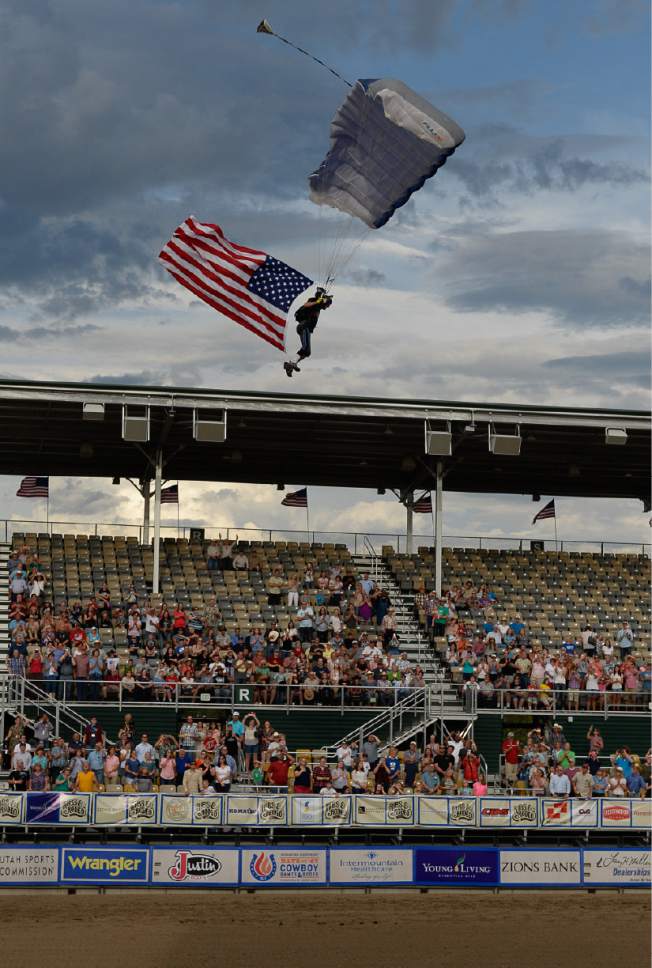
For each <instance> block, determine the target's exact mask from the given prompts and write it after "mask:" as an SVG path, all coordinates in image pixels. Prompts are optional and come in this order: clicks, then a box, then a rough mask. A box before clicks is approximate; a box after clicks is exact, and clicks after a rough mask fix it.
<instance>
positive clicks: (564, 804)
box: [541, 799, 571, 827]
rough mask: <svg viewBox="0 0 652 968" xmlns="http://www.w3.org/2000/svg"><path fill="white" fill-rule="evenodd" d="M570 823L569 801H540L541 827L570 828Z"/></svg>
mask: <svg viewBox="0 0 652 968" xmlns="http://www.w3.org/2000/svg"><path fill="white" fill-rule="evenodd" d="M570 822H571V802H570V800H546V799H543V800H542V801H541V826H542V827H570Z"/></svg>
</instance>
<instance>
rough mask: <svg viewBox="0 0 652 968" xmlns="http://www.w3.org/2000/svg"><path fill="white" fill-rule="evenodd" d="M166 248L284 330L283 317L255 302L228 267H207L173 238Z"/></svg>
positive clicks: (208, 287)
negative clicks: (217, 269)
mask: <svg viewBox="0 0 652 968" xmlns="http://www.w3.org/2000/svg"><path fill="white" fill-rule="evenodd" d="M166 249H167V250H169V249H171V250H172V251H173V252H174V253H175V254H176V255H177V256H178V257H179V259H180V260H181V261H182V262H188V263H190V264H191V265H193V266H195V268H196V269H197V270H198V271H199V272H200V273H201V274H202V275H204V276H206V277H207V278H209V279H212V280H213V281H214V282H216V283H217V284H218V285H219V286H221V287H222V288H223V289H225V290H226V291H227V292H230V293H231V295H233V296H238V297H239V298H240V299H242V300H244V301H245V302H247V303H249V304H250V305H252V306H254V307H255V310H256V312H262V313H264V314H265V315H266V316H267V317H268V318H269V319H270V320H271V322H272V323H276V324H277V325H278V326H279V327H280V328H281V330H285V319H284V317H282V316H276V315H275V314H274V313H272V312H270V311H269V310H268V309H266V308H265V307H264V306H261V305H260V303H259V302H257V301H256V299H255V298H253V297H252V296H251V294H250V293H249V292H248V291H247V289H246V288H243V287H242V283H241V282H240V280H239V279H238V277H237V276H235V275H233V274H232V273H231V272H229V271H228V269H222V268H221V267H220V269H219V273H218V272H217V271H216V270H213V269H209V268H208V267H207V266H206V264H205V263H203V262H201V261H200V260H199V259H195V258H194V256H192V255H191V254H190V253H189V252H185V251H184V250H183V249H181V248H180V247H179V246H178V245H177V244H176V243H175V242H174V240H170V242H168V244H167V245H166V247H165V249H164V250H163V252H165V251H166ZM223 276H226V277H228V278H229V279H233V280H234V281H235V282H236V283H237V284H238V285H237V288H236V287H234V286H229V285H227V284H226V283H225V282H224V280H223V278H222V277H223ZM206 288H207V289H209V290H210V289H212V287H210V286H207V287H206Z"/></svg>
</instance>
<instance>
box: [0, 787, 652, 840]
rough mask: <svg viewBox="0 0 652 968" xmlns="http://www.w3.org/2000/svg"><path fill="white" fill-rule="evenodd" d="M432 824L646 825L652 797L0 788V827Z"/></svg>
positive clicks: (520, 827)
mask: <svg viewBox="0 0 652 968" xmlns="http://www.w3.org/2000/svg"><path fill="white" fill-rule="evenodd" d="M12 825H15V826H67V827H71V826H75V827H83V826H87V825H90V826H94V827H148V826H159V827H175V826H176V827H266V828H270V827H340V826H348V827H394V828H396V827H427V828H435V827H439V828H444V827H446V828H459V827H462V828H464V827H468V828H479V829H484V828H492V829H497V828H510V829H518V830H523V829H527V828H546V829H568V828H570V827H574V828H581V829H583V830H587V829H592V830H610V831H614V830H626V829H630V830H631V829H637V830H638V829H640V830H649V829H650V827H651V826H652V800H634V799H632V800H630V799H624V798H620V799H608V800H599V799H594V800H580V799H571V800H553V799H550V798H548V797H541V798H537V797H464V796H460V797H439V796H395V797H383V796H366V795H360V796H336V797H319V796H312V795H307V796H302V795H300V794H294V795H291V794H286V793H285V794H284V793H280V794H274V793H269V794H251V795H244V794H224V795H213V796H192V797H185V796H183V795H180V794H168V793H13V792H7V793H0V827H4V826H7V827H8V826H12Z"/></svg>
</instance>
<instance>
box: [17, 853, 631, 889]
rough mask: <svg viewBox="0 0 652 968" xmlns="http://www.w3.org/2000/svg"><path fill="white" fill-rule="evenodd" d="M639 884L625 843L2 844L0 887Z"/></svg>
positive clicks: (340, 886) (421, 886) (567, 887)
mask: <svg viewBox="0 0 652 968" xmlns="http://www.w3.org/2000/svg"><path fill="white" fill-rule="evenodd" d="M12 886H13V887H23V888H24V887H50V888H52V887H57V886H58V887H64V888H67V889H69V890H70V889H71V888H75V887H86V888H89V887H90V888H93V887H102V888H105V887H119V888H125V887H135V888H141V889H142V888H147V887H154V888H155V887H164V888H168V889H169V888H172V887H194V888H197V887H205V888H232V889H233V888H243V889H246V890H248V891H250V890H256V889H258V888H274V887H276V888H327V887H333V888H343V887H358V888H359V887H367V888H372V887H374V888H377V887H401V888H409V887H414V888H420V889H421V890H423V889H428V888H445V889H446V890H450V889H454V888H467V889H468V888H493V889H496V888H501V887H504V888H507V889H509V890H512V889H515V888H516V889H518V888H538V889H541V888H563V889H569V888H570V889H573V888H580V889H584V890H587V889H588V890H592V889H594V888H605V887H606V888H612V889H613V888H616V889H621V888H639V889H648V888H649V886H650V851H649V849H646V848H639V847H633V848H629V849H619V848H617V847H611V846H601V847H599V848H589V847H584V848H580V847H562V848H549V847H538V848H533V847H509V848H503V847H459V846H457V847H453V846H434V845H425V844H424V845H418V846H415V847H402V846H391V847H380V846H374V847H373V848H369V847H363V846H362V845H360V846H356V847H324V846H318V847H305V846H303V845H302V846H299V845H296V846H270V845H269V844H260V845H258V846H247V847H236V846H226V847H212V846H205V845H201V846H197V845H195V846H190V845H188V846H184V845H179V844H174V845H168V846H152V847H146V846H142V845H138V844H129V845H126V844H125V845H121V846H117V847H99V846H91V845H79V846H73V845H40V844H38V845H35V844H30V845H6V844H2V845H0V887H12Z"/></svg>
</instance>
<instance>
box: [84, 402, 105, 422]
mask: <svg viewBox="0 0 652 968" xmlns="http://www.w3.org/2000/svg"><path fill="white" fill-rule="evenodd" d="M82 419H83V420H104V404H103V403H82Z"/></svg>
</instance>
